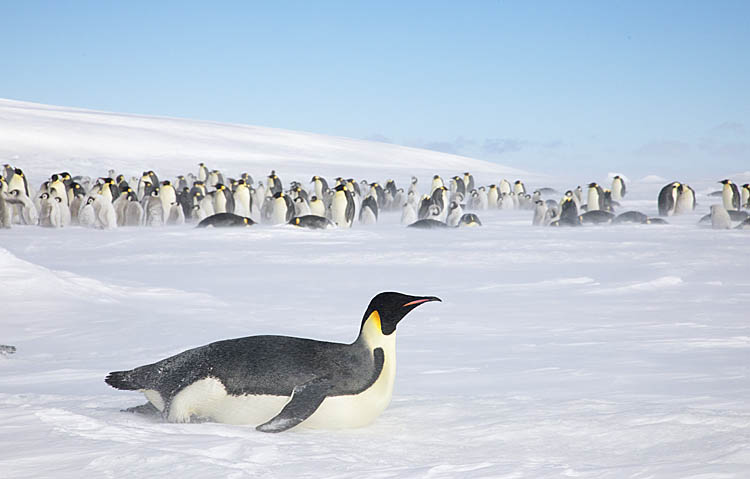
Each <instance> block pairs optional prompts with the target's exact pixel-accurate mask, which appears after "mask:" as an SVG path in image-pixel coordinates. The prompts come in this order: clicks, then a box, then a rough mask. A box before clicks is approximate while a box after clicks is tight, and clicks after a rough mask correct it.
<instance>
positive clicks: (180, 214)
mask: <svg viewBox="0 0 750 479" xmlns="http://www.w3.org/2000/svg"><path fill="white" fill-rule="evenodd" d="M167 224H168V225H170V226H180V225H184V224H185V212H184V210H183V209H182V205H181V204H179V203H177V202H175V203H172V204H171V205H169V214H168V215H167Z"/></svg>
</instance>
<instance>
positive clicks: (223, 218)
mask: <svg viewBox="0 0 750 479" xmlns="http://www.w3.org/2000/svg"><path fill="white" fill-rule="evenodd" d="M254 224H255V221H253V220H252V219H250V218H248V217H246V216H239V215H235V214H234V213H216V214H214V215H211V216H207V217H206V218H203V219H202V220H200V222H199V223H198V225H197V226H196V228H208V227H209V226H211V227H214V228H226V227H237V226H239V227H247V226H252V225H254ZM146 397H148V395H147V396H146Z"/></svg>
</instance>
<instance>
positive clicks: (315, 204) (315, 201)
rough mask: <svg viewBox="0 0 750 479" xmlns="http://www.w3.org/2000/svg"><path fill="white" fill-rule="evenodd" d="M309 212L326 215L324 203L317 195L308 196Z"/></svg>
mask: <svg viewBox="0 0 750 479" xmlns="http://www.w3.org/2000/svg"><path fill="white" fill-rule="evenodd" d="M310 214H311V215H315V216H322V217H325V216H326V205H325V203H323V201H322V200H321V199H320V197H318V196H313V197H312V198H310Z"/></svg>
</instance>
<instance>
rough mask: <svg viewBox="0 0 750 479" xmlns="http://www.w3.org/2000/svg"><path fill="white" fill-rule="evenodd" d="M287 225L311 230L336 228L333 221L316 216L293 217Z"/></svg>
mask: <svg viewBox="0 0 750 479" xmlns="http://www.w3.org/2000/svg"><path fill="white" fill-rule="evenodd" d="M289 224H290V225H292V226H297V227H299V228H307V229H311V230H324V229H329V228H335V227H336V225H335V224H334V223H333V221H331V220H329V219H328V218H324V217H322V216H318V215H304V216H295V217H294V218H292V219H291V220H289Z"/></svg>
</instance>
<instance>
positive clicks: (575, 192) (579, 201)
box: [573, 185, 583, 208]
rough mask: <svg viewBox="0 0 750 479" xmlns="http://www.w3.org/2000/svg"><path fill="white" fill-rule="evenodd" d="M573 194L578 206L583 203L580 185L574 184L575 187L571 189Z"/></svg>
mask: <svg viewBox="0 0 750 479" xmlns="http://www.w3.org/2000/svg"><path fill="white" fill-rule="evenodd" d="M573 196H575V202H576V205H578V208H580V207H581V205H582V204H583V189H582V188H581V185H578V186H576V189H575V190H573Z"/></svg>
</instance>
